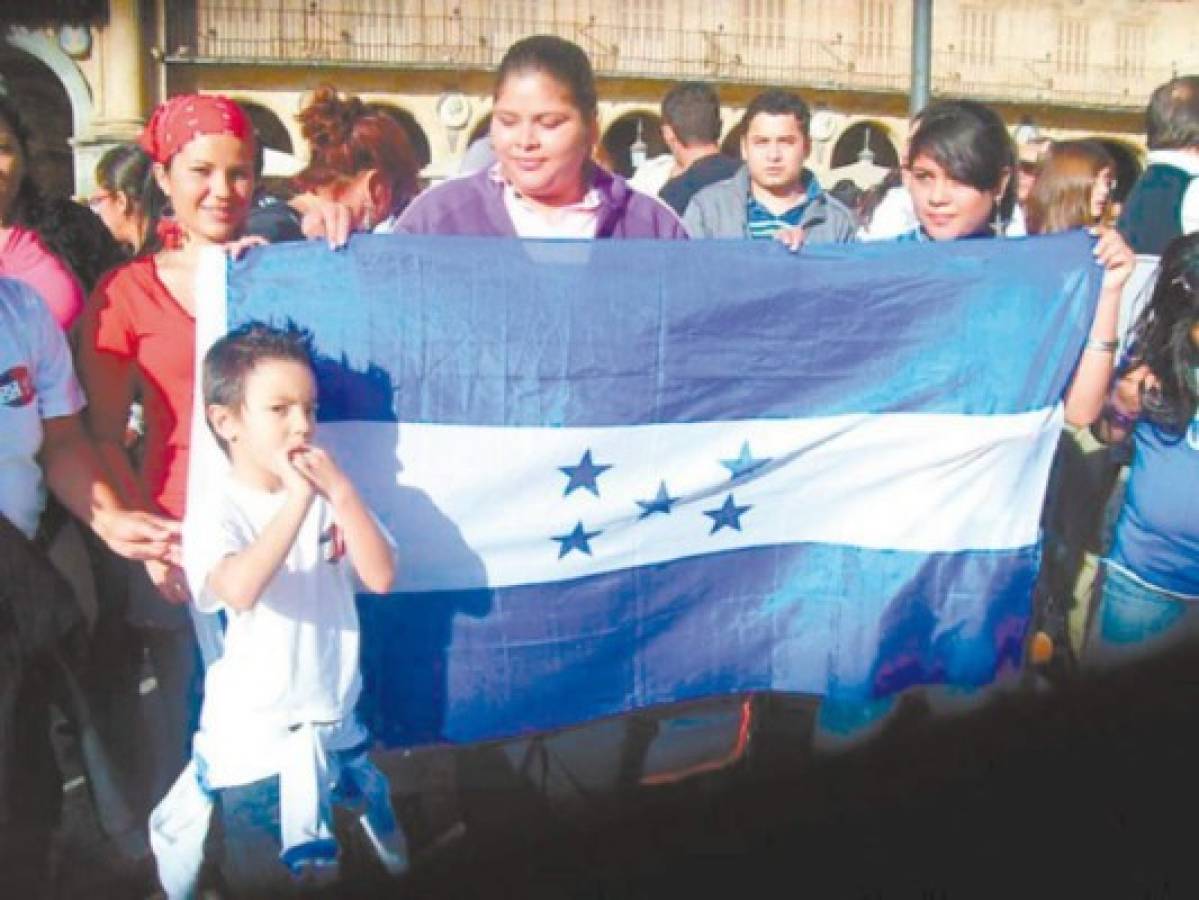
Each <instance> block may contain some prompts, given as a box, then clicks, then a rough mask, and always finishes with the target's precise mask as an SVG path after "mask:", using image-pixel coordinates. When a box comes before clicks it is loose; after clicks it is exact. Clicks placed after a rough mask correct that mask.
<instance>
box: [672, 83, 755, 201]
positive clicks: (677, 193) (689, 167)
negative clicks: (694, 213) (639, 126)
mask: <svg viewBox="0 0 1199 900" xmlns="http://www.w3.org/2000/svg"><path fill="white" fill-rule="evenodd" d="M662 139H663V140H664V141H666V146H667V147H668V148H669V149H670V153H671V155H672V156H674V164H675V170H676V171H677V172H678V174H677V175H675V176H674V177H673V178H671V179H670V180H669V181H667V182H666V184H664V185H663V186H662V189H661V190H660V191H659V192H658V196H659V197H661V198H662V199H663V200H664V201H665V202H666V204H667V205H668V206H669V207H670V208H671V209H673V210H674V211H675V212H677V213H678V214H679V215H680V216H681V215H683V213H684V212H685V211H686V210H687V204H688V203H690V202H691V198H692V197H694V196H695V194H696V192H697V191H699V190H700V189H701V188H705V187H707V186H708V185H709V184H714V183H715V182H717V181H724V180H725V179H726V178H732V177H733V176H734V175H735V174H736V173H737V170H738V169H739V168H740V167H741V163H740V161H739V160H736V159H733V158H732V157H729V156H725V155H724V154H723V153H721V152H720V97H719V96H717V94H716V90H715V89H714V88H713V87H712V86H711V85H710V84H706V83H704V82H702V81H687V82H684V83H682V84H676V85H675V86H674V87H672V88H671V89H670V90H669V91H668V92H667V94H666V96H665V97H664V98H663V99H662Z"/></svg>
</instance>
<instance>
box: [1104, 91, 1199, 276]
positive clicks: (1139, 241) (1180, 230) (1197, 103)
mask: <svg viewBox="0 0 1199 900" xmlns="http://www.w3.org/2000/svg"><path fill="white" fill-rule="evenodd" d="M1145 137H1146V140H1147V142H1148V144H1149V165H1148V166H1147V167H1146V168H1145V171H1144V172H1143V173H1142V174H1141V177H1140V178H1139V179H1138V180H1137V183H1136V184H1135V185H1133V188H1132V192H1131V193H1130V194H1129V195H1128V200H1127V201H1126V202H1125V204H1124V208H1123V209H1122V210H1121V211H1120V219H1119V222H1118V224H1117V227H1118V228H1119V229H1120V233H1121V234H1123V235H1124V236H1125V238H1127V239H1128V243H1129V244H1130V245H1131V246H1132V249H1133V250H1135V251H1136V252H1137V253H1145V254H1151V255H1154V256H1156V255H1160V254H1161V253H1162V251H1163V250H1164V249H1165V247H1166V245H1167V244H1168V243H1170V241H1172V240H1173V239H1174V238H1176V237H1178V236H1179V235H1183V234H1191V233H1192V232H1195V231H1199V75H1180V76H1179V77H1177V78H1171V79H1170V80H1169V81H1167V82H1166V83H1165V84H1163V85H1161V86H1160V87H1158V88H1157V89H1156V90H1155V91H1154V92H1153V96H1152V97H1151V98H1150V100H1149V108H1148V110H1147V111H1146V113H1145Z"/></svg>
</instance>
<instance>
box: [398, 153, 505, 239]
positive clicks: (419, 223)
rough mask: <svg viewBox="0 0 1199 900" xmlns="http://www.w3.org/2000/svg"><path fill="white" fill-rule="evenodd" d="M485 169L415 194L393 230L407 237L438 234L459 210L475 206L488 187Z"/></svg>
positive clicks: (447, 180)
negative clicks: (407, 235)
mask: <svg viewBox="0 0 1199 900" xmlns="http://www.w3.org/2000/svg"><path fill="white" fill-rule="evenodd" d="M490 179H491V175H490V173H489V172H488V170H487V169H486V168H484V169H480V170H478V171H476V172H473V173H471V174H470V175H461V176H458V177H456V178H448V179H446V180H445V181H443V182H441V183H440V184H435V185H433V186H432V187H429V188H426V189H425V190H424V191H422V192H421V193H419V194H417V195H416V196H415V197H414V198H413V199H412V202H411V203H409V204H408V206H407V207H406V208H405V209H404V211H403V213H401V214H400V218H399V220H398V221H397V222H396V227H395V230H396V231H397V232H399V233H408V234H439V233H442V232H441V227H442V226H444V224H445V223H447V222H449V221H451V220H453V219H454V218H455V217H456V215H457V214H459V213H460V212H461V211H462V210H463V209H466V208H470V207H477V206H478V205H479V204H480V203H481V202H482V199H483V197H484V195H485V192H486V190H487V188H488V186H489V182H490Z"/></svg>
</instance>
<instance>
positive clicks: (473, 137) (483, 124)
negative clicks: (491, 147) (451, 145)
mask: <svg viewBox="0 0 1199 900" xmlns="http://www.w3.org/2000/svg"><path fill="white" fill-rule="evenodd" d="M489 131H491V113H488V114H487V115H485V116H484V117H483V118H481V119H480V120H479V123H478V124H477V125H475V127H474V128H472V129H471V130H470V137H469V138H467V141H466V146H468V147H469V146H470V145H471V144H473V143H474V142H475V141H477V140H478V139H479V138H481V137H483V135H485V134H487V133H488V132H489Z"/></svg>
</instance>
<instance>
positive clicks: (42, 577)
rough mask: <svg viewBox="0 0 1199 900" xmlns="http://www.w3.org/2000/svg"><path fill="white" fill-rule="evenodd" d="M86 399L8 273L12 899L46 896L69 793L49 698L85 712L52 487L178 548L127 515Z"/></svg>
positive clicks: (119, 531)
mask: <svg viewBox="0 0 1199 900" xmlns="http://www.w3.org/2000/svg"><path fill="white" fill-rule="evenodd" d="M83 405H84V396H83V391H82V390H81V389H80V387H79V384H78V382H77V381H76V380H75V373H74V371H73V368H72V365H71V353H70V349H69V348H68V346H67V341H66V338H65V337H64V335H63V333H62V330H61V329H60V328H59V327H58V323H56V322H55V321H54V319H53V318H52V317H51V314H50V310H49V308H48V307H47V305H46V304H45V302H44V301H43V300H42V299H41V298H40V297H39V296H38V295H37V294H36V293H35V292H34V291H33V289H32V288H31V287H30V286H29V285H27V284H25V283H24V282H21V281H17V280H15V279H9V278H0V429H2V430H3V433H4V436H5V438H4V440H3V441H0V872H3V873H4V890H5V893H6V895H9V896H13V897H39V896H43V895H48V892H47V891H46V886H47V881H48V878H47V874H48V873H47V871H46V870H47V863H48V852H49V848H50V838H51V834H52V832H53V830H54V828H55V826H56V825H57V822H58V816H59V812H60V809H61V806H62V796H63V788H62V777H61V776H60V774H59V772H58V767H57V766H56V764H55V757H54V750H53V747H52V745H51V743H50V722H49V710H50V704H51V702H55V703H57V704H59V705H60V706H63V707H65V709H66V710H67V711H68V712H75V713H79V712H80V708H79V704H78V703H77V702H75V701H77V700H78V698H79V697H80V696H81V694H82V691H81V689H80V685H81V683H82V682H84V681H86V680H87V678H88V677H89V673H88V671H87V669H86V653H85V652H84V650H85V642H84V641H83V640H82V638H81V633H82V632H83V630H84V627H83V621H82V616H81V611H80V609H79V607H78V606H77V605H76V603H75V600H74V598H73V596H72V591H71V588H70V585H69V584H68V583H67V582H65V581H64V580H63V578H62V576H61V575H59V574H58V572H57V571H56V570H55V568H54V566H53V565H52V564H51V563H50V561H49V559H48V557H47V555H46V550H45V539H44V536H43V535H41V534H39V521H40V519H41V514H42V511H43V509H44V507H45V503H46V499H47V493H48V492H49V493H50V494H52V495H53V496H54V497H56V498H57V499H58V500H59V501H60V502H61V503H62V504H63V505H64V506H65V507H66V508H67V509H68V510H70V511H71V512H72V513H73V514H74V515H75V516H77V517H78V518H79V519H80V520H81V521H82V522H84V523H86V524H87V525H89V526H90V527H91V529H92V530H93V531H94V532H95V533H96V534H97V535H98V537H99V538H100V539H101V540H103V541H104V542H105V543H106V544H107V545H108V547H110V548H111V549H112V550H113V551H114V552H116V553H120V554H122V555H124V556H127V557H130V558H133V559H143V560H158V561H161V562H164V563H166V562H167V561H170V560H172V559H175V560H177V559H178V552H179V547H178V536H179V526H178V524H177V523H172V522H170V521H167V520H165V519H163V518H161V517H159V516H154V515H149V514H146V513H140V512H130V511H129V510H128V509H127V508H126V506H125V504H124V503H123V502H122V500H121V499H120V497H119V495H118V493H117V492H116V491H115V490H114V488H113V487H112V485H111V484H110V483H109V480H108V478H107V476H106V474H105V472H104V467H103V465H102V463H101V461H100V459H99V457H98V455H97V453H96V450H95V448H94V446H93V445H92V443H91V441H90V440H89V438H88V436H87V433H86V431H84V428H83V425H82V423H81V421H80V418H79V412H80V410H81V409H82V408H83ZM81 644H84V647H81ZM80 718H81V716H78V715H76V716H74V717H73V719H74V721H73V724H74V726H75V727H76V729H80V728H82V727H83V726H84V724H85V723H83V722H81V721H80ZM93 774H94V773H93V772H92V771H91V770H90V768H89V776H91V775H93ZM89 786H91V787H92V789H93V792H94V791H95V790H96V789H97V788H98V785H97V784H96V783H95V782H94V781H92V780H89Z"/></svg>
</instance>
